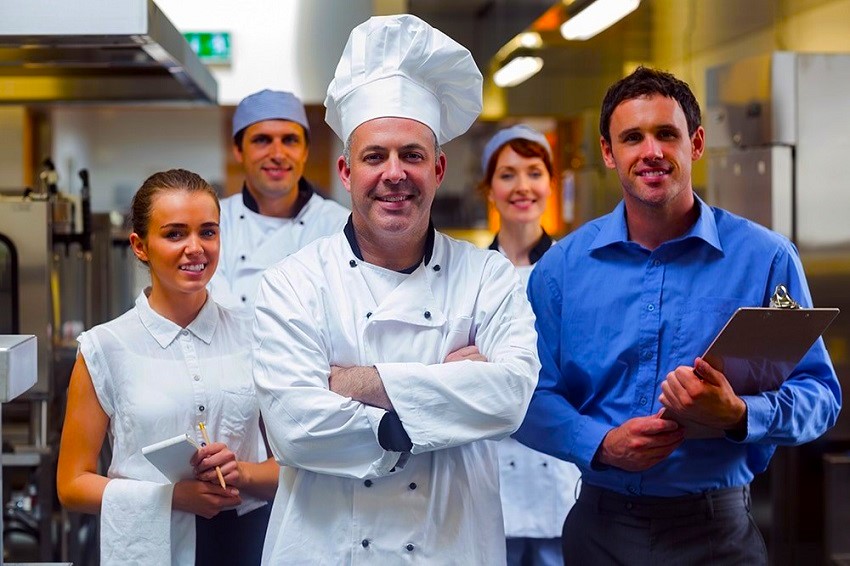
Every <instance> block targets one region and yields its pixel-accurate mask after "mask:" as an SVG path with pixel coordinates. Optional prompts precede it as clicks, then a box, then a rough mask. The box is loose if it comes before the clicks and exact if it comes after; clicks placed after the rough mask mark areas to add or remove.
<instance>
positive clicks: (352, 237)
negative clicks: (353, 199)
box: [343, 214, 437, 273]
mask: <svg viewBox="0 0 850 566" xmlns="http://www.w3.org/2000/svg"><path fill="white" fill-rule="evenodd" d="M352 218H353V216H352V215H351V214H349V215H348V222H346V223H345V228H344V229H343V232H344V233H345V239H346V240H348V245H349V246H351V252H352V253H353V254H354V257H356V258H357V259H359V260H360V261H366V260H364V259H363V252H362V251H360V244H358V243H357V235H356V234H355V233H354V221H353V220H352ZM436 231H437V230H436V228H434V222H433V221H431V220H430V219H429V220H428V236H427V237H426V239H425V257H424V263H425V265H428V263H429V262H430V261H431V255H433V253H434V234H435V233H436ZM420 263H422V262H417V263H416V264H415V265H411V266H410V267H408V268H407V269H400V270H398V271H399V273H413V272H414V271H416V268H417V267H419V264H420Z"/></svg>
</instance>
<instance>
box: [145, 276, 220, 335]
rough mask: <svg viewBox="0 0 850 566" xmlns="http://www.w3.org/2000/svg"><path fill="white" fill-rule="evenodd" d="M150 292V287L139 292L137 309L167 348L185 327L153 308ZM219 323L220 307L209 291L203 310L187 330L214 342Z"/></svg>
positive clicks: (150, 329) (149, 330) (151, 331)
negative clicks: (149, 297)
mask: <svg viewBox="0 0 850 566" xmlns="http://www.w3.org/2000/svg"><path fill="white" fill-rule="evenodd" d="M149 293H150V287H148V288H147V289H145V290H144V291H142V292H141V293H139V296H138V297H136V310H137V311H138V313H139V318H140V319H141V320H142V324H143V325H144V327H145V328H146V329H147V331H148V332H150V334H151V336H153V338H154V340H156V341H157V343H159V345H160V346H162V347H163V348H167V347H168V345H169V344H171V343H172V342H174V339H175V338H177V336H178V335H179V334H180V331H181V330H183V329H182V328H180V325H178V324H177V323H175V322H173V321H171V320H168V319H167V318H165V317H164V316H162V315H161V314H159V313H158V312H156V311H155V310H153V309H152V308H151V306H150V303H149V302H148V294H149ZM217 323H218V308H217V306H216V304H215V301H213V300H212V298H210V296H209V293H208V294H207V300H206V302H205V303H204V306H203V307H201V312H199V313H198V316H196V317H195V320H193V321H192V322H190V323H189V326H187V327H186V330H188V331H189V332H191V333H192V334H194V335H195V336H196V337H198V338H199V339H201V340H203V341H204V342H205V343H207V344H209V343H210V342H212V338H213V334H215V328H216V325H217Z"/></svg>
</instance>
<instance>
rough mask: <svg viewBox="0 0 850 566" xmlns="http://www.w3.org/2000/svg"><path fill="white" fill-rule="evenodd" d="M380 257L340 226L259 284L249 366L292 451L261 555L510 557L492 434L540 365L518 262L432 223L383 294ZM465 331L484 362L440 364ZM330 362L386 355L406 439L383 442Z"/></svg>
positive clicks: (374, 360)
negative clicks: (367, 258) (436, 229)
mask: <svg viewBox="0 0 850 566" xmlns="http://www.w3.org/2000/svg"><path fill="white" fill-rule="evenodd" d="M381 271H382V268H380V267H377V266H374V265H370V264H368V263H365V262H363V261H361V260H359V259H357V257H356V256H355V254H354V253H353V252H352V249H351V246H350V245H349V242H348V240H347V238H346V235H345V234H344V233H340V234H338V235H335V236H331V237H329V238H323V239H321V240H318V241H316V242H313V243H312V244H310V245H308V246H307V247H305V248H304V249H302V250H301V251H300V252H297V253H295V254H293V255H292V256H290V257H289V258H287V259H286V260H284V261H282V262H281V263H279V264H278V265H276V266H274V267H273V268H271V269H269V270H268V271H267V272H266V274H265V275H264V277H263V281H262V283H261V284H260V289H259V294H258V297H257V303H256V311H255V316H256V319H255V322H254V380H255V383H256V385H257V393H258V397H259V399H260V406H261V409H262V412H263V418H264V421H265V423H266V432H267V435H268V437H269V441H270V443H271V446H272V452H273V453H274V454H275V456H276V458H277V460H278V461H279V462H280V463H281V464H284V465H285V466H288V467H286V468H283V469H282V470H281V478H280V484H279V487H278V491H277V496H276V498H275V503H274V506H273V508H272V516H271V519H270V522H269V529H268V532H267V534H266V543H265V547H264V549H263V563H264V564H284V563H286V564H327V565H334V566H336V565H340V564H352V565H353V564H370V565H371V564H398V563H402V562H403V563H416V564H429V565H431V564H486V565H489V564H504V563H505V540H504V525H503V521H502V512H501V504H500V500H499V482H498V462H497V456H496V453H495V446H494V444H493V443H490V442H485V441H484V439H488V438H489V439H493V438H499V437H504V436H505V435H507V434H510V433H511V432H513V431H514V430H515V429H516V428H517V427H518V426H519V424H520V423H521V421H522V418H523V417H524V415H525V411H526V408H527V406H528V402H529V400H530V397H531V393H532V391H533V389H534V386H535V385H536V382H537V374H538V371H539V369H540V363H539V361H538V358H537V349H536V333H535V330H534V314H533V312H532V310H531V308H530V306H529V303H528V300H527V298H526V297H525V292H524V290H523V288H522V285H521V283H520V281H519V278H518V276H517V274H516V270H515V269H514V268H513V266H512V265H511V264H510V262H508V261H507V260H506V259H505V258H503V257H502V256H500V255H499V254H498V253H495V252H488V251H484V250H479V249H477V248H475V247H474V246H472V245H471V244H468V243H465V242H459V241H457V240H454V239H452V238H449V237H447V236H445V235H442V234H440V233H436V235H435V237H434V243H433V251H432V253H431V254H430V257H428V254H426V260H425V261H424V262H423V263H422V264H421V265H419V267H418V268H416V270H415V271H414V272H413V273H411V274H410V275H409V276H408V277H406V278H404V280H403V281H402V282H401V283H400V284H399V285H398V286H397V287H396V288H395V289H394V290H392V291H390V292H388V293H387V294H386V295H385V296H381V295H379V296H377V298H373V295H372V287H370V285H369V282H368V281H369V279H374V278H375V277H378V278H379V277H380V272H381ZM384 271H385V270H384ZM471 344H474V345H476V346H477V347H478V348H479V350H480V351H481V352H482V353H483V354H484V355H485V356H486V357H487V359H488V360H489V361H488V362H473V361H462V362H453V363H442V362H443V360H444V359H445V357H446V355H447V354H449V353H450V352H453V351H454V350H456V349H458V348H460V347H462V346H467V345H471ZM331 365H338V366H345V367H348V366H372V365H374V366H375V367H376V368H377V370H378V372H379V374H380V376H381V379H382V381H383V384H384V387H385V388H386V391H387V394H388V396H389V398H390V399H391V400H392V402H393V405H394V408H395V411H396V412H397V414H398V415H399V417H400V419H401V421H402V423H403V425H404V428H405V430H406V432H407V434H408V435H409V437H410V440H411V441H412V444H413V448H412V450H411V453H404V454H402V453H399V452H389V451H385V450H384V449H383V448H382V447H381V446H380V444H379V442H378V439H377V438H378V426H379V424H380V422H381V419H382V418H383V417H384V415H386V414H387V413H386V412H385V411H384V410H383V409H380V408H376V407H370V406H367V405H365V404H363V403H359V402H356V401H353V400H351V399H349V398H347V397H342V396H340V395H337V394H336V393H332V392H331V391H330V390H329V389H328V375H329V372H330V366H331Z"/></svg>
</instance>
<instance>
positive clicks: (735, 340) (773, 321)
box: [661, 285, 840, 438]
mask: <svg viewBox="0 0 850 566" xmlns="http://www.w3.org/2000/svg"><path fill="white" fill-rule="evenodd" d="M839 312H840V310H839V309H837V308H810V309H804V308H801V307H800V305H799V304H798V303H797V302H796V301H794V299H792V298H791V297H790V296H789V295H788V291H787V290H786V289H785V286H784V285H777V286H776V290H775V291H774V293H773V296H772V297H771V299H770V306H769V307H742V308H739V309H738V310H736V311H735V312H734V313H732V316H731V317H730V318H729V320H728V321H727V322H726V324H725V325H724V326H723V328H721V329H720V332H718V334H717V336H715V337H714V340H712V342H711V344H710V345H709V346H708V349H706V351H705V353H703V355H702V356H701V357H702V359H703V360H705V361H706V362H707V363H708V365H710V366H711V367H713V368H714V369H716V370H718V371H720V372H722V373H723V374H724V375H725V376H726V379H727V380H728V381H729V384H730V385H731V386H732V389H733V390H734V391H735V393H736V394H737V395H739V396H741V395H755V394H757V393H761V392H763V391H775V390H776V389H779V387H780V386H781V385H782V383H783V382H784V381H785V380H786V379H788V376H790V375H791V372H792V371H794V368H795V367H797V365H798V364H799V363H800V360H802V359H803V356H805V355H806V353H807V352H808V351H809V349H810V348H811V347H812V345H813V344H814V343H815V341H817V339H818V338H820V336H821V335H822V334H823V333H824V332H825V331H826V329H827V328H828V327H829V325H830V324H832V321H834V320H835V318H836V317H837V316H838V314H839ZM661 418H664V419H672V420H675V421H677V422H678V423H679V424H681V425H682V426H684V427H685V429H686V432H685V438H717V437H722V436H724V435H725V431H723V430H720V429H714V428H710V427H707V426H704V425H700V424H697V423H693V422H691V421H688V420H687V419H683V418H682V417H680V416H679V415H677V414H676V413H674V412H673V411H670V410H665V411H664V412H663V413H662V415H661Z"/></svg>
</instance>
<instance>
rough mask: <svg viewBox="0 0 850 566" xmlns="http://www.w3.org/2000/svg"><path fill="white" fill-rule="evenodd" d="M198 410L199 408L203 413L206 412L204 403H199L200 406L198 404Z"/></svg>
mask: <svg viewBox="0 0 850 566" xmlns="http://www.w3.org/2000/svg"><path fill="white" fill-rule="evenodd" d="M198 410H199V411H201V412H202V413H203V412H204V406H203V405H199V406H198Z"/></svg>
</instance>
